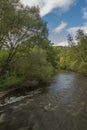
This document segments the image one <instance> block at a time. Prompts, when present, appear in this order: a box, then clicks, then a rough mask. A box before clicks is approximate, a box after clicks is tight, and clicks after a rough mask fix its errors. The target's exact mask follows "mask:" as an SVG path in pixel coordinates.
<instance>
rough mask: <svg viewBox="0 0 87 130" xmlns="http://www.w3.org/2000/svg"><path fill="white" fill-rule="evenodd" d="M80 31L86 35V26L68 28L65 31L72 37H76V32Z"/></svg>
mask: <svg viewBox="0 0 87 130" xmlns="http://www.w3.org/2000/svg"><path fill="white" fill-rule="evenodd" d="M79 29H81V30H83V31H84V33H87V26H86V25H84V26H79V27H72V28H69V29H67V31H68V33H71V34H72V35H73V36H75V35H76V32H77V31H78V30H79Z"/></svg>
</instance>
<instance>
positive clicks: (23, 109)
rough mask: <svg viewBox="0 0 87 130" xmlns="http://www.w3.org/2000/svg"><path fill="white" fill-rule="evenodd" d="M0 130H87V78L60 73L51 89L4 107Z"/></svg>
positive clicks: (38, 91)
mask: <svg viewBox="0 0 87 130" xmlns="http://www.w3.org/2000/svg"><path fill="white" fill-rule="evenodd" d="M32 95H33V96H32ZM30 97H31V98H30ZM12 98H13V97H12ZM18 98H19V99H21V97H18ZM18 98H16V100H17V99H18ZM22 98H24V96H23V97H22ZM14 100H15V99H14V98H13V99H12V101H14ZM8 101H9V99H8V100H7V102H8ZM10 103H11V102H10ZM0 130H87V77H84V76H82V75H79V74H75V73H70V72H66V73H60V74H57V75H55V76H54V80H53V82H52V83H51V84H50V85H49V86H48V87H42V88H41V89H39V90H37V91H35V92H34V93H32V92H31V96H30V95H27V96H26V98H24V99H22V100H21V101H19V102H15V103H14V104H8V105H7V106H2V107H1V108H0Z"/></svg>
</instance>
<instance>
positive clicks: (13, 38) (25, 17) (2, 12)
mask: <svg viewBox="0 0 87 130" xmlns="http://www.w3.org/2000/svg"><path fill="white" fill-rule="evenodd" d="M0 5H1V7H2V8H1V9H0V16H1V19H0V30H1V32H0V49H1V50H6V51H8V55H7V57H6V59H5V61H4V64H3V67H2V68H1V71H0V75H3V74H4V73H5V72H6V70H7V68H8V66H9V64H10V62H11V61H12V59H13V57H14V56H15V54H16V52H17V51H18V48H19V46H20V44H21V43H22V42H24V41H26V40H28V41H29V40H30V42H31V43H32V42H33V44H36V43H37V42H38V40H39V37H40V38H45V37H47V36H48V31H47V28H46V23H45V22H43V21H42V19H41V18H40V15H39V8H38V7H32V8H29V7H23V5H22V4H21V3H20V2H19V0H7V1H6V0H1V1H0ZM4 28H5V29H4ZM35 37H36V38H37V37H38V39H37V40H35V42H34V38H35Z"/></svg>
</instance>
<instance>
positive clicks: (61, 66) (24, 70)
mask: <svg viewBox="0 0 87 130" xmlns="http://www.w3.org/2000/svg"><path fill="white" fill-rule="evenodd" d="M0 6H1V8H0V90H4V89H7V88H12V87H15V86H16V87H17V86H18V87H30V86H37V85H38V84H40V83H47V82H49V81H50V80H51V78H52V76H53V74H54V73H56V72H57V73H58V71H60V70H70V71H75V72H79V73H82V74H84V75H87V35H86V34H85V33H84V32H83V31H82V30H78V31H77V34H76V40H77V43H75V42H74V40H73V38H72V36H71V35H70V34H69V35H68V37H67V41H68V43H69V46H65V47H62V46H54V45H53V44H52V43H51V41H50V40H49V39H48V35H49V34H48V28H47V23H46V22H45V21H43V20H42V18H41V17H40V14H39V8H38V7H31V8H30V7H27V6H26V7H24V6H23V5H22V4H21V3H20V2H19V0H8V1H7V0H0Z"/></svg>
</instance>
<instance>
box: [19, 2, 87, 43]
mask: <svg viewBox="0 0 87 130" xmlns="http://www.w3.org/2000/svg"><path fill="white" fill-rule="evenodd" d="M21 1H22V3H23V4H24V5H29V6H30V7H31V6H33V5H36V6H37V5H38V6H39V7H40V15H41V17H42V19H43V20H44V21H46V22H47V27H48V30H49V39H50V40H51V42H52V43H54V44H55V45H65V44H67V35H68V34H69V33H71V34H72V35H73V36H74V35H75V34H76V31H77V30H78V29H83V31H84V32H85V33H87V0H32V1H31V0H21Z"/></svg>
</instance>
